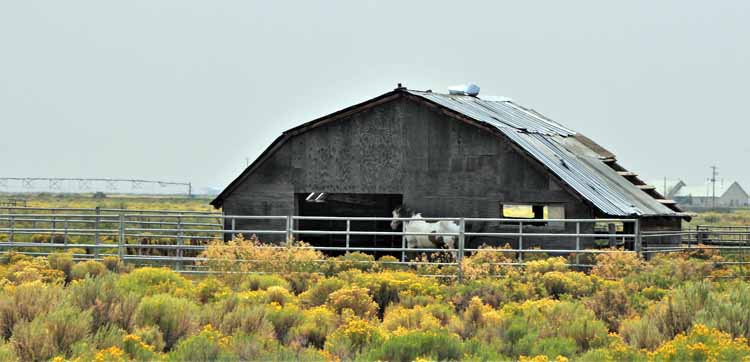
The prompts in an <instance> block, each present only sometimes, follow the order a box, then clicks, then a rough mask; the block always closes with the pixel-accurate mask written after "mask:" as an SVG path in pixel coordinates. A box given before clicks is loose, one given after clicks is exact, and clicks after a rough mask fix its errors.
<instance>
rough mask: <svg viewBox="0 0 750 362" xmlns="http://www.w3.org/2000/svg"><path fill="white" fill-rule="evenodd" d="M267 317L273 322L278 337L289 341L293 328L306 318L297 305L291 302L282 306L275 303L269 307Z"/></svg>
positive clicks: (280, 339) (282, 340)
mask: <svg viewBox="0 0 750 362" xmlns="http://www.w3.org/2000/svg"><path fill="white" fill-rule="evenodd" d="M266 318H267V319H268V321H270V322H271V324H273V329H274V331H275V333H276V339H278V340H279V341H280V342H287V341H288V339H289V337H290V332H291V331H292V329H293V328H295V327H297V326H298V325H300V324H301V323H302V321H303V320H304V314H303V313H302V311H301V310H300V309H299V307H297V306H296V305H293V304H289V305H285V306H283V307H281V306H280V305H278V304H275V305H273V306H270V307H268V308H267V311H266Z"/></svg>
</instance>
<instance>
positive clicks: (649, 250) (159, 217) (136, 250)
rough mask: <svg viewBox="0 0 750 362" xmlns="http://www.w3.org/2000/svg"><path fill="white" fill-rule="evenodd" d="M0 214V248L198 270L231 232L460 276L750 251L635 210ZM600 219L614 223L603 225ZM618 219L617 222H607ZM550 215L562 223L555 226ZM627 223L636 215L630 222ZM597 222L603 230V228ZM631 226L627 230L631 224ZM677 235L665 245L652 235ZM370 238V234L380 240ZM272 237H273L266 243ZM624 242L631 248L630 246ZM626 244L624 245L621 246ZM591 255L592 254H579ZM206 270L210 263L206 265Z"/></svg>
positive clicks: (739, 240)
mask: <svg viewBox="0 0 750 362" xmlns="http://www.w3.org/2000/svg"><path fill="white" fill-rule="evenodd" d="M0 211H6V212H5V213H2V214H0V253H8V252H11V251H12V252H17V253H26V254H29V255H34V256H44V255H48V254H49V253H51V252H54V251H59V250H72V251H73V252H74V253H73V255H74V256H75V258H77V259H80V260H83V259H100V258H103V257H105V256H111V255H117V256H119V257H120V258H121V259H122V260H123V261H127V262H134V263H142V264H154V263H156V264H160V265H165V266H171V267H173V268H175V269H176V270H178V271H180V272H185V273H193V274H196V273H201V272H202V271H201V270H198V269H196V262H199V261H204V260H202V259H201V258H200V257H199V256H198V254H199V253H200V252H201V251H203V250H206V249H207V244H208V242H209V241H212V240H220V241H222V240H227V239H230V238H232V237H234V236H235V235H238V234H242V235H245V236H250V235H268V236H269V237H272V236H274V235H276V236H277V237H279V238H284V239H286V240H292V239H302V240H304V239H305V238H306V237H316V236H317V237H319V236H327V237H329V238H330V240H332V244H330V245H315V246H310V248H311V249H315V250H319V251H322V252H326V253H351V252H366V253H381V254H397V255H399V256H400V258H397V260H398V261H394V262H390V263H395V264H401V265H405V266H414V265H419V264H429V265H452V266H455V267H457V270H458V272H457V274H456V275H454V276H455V277H458V278H459V279H460V278H461V276H462V263H461V262H462V260H463V259H464V257H466V256H467V254H472V253H476V252H479V251H488V250H489V251H491V252H497V253H504V254H507V255H509V256H512V257H513V258H514V259H515V260H516V261H515V262H513V263H509V264H513V265H518V266H523V265H525V263H526V261H525V260H528V258H527V257H526V256H529V255H535V254H541V253H544V254H549V255H556V256H557V255H560V256H568V257H570V258H569V259H568V264H569V265H571V266H574V267H584V268H585V267H590V266H592V262H591V256H595V255H597V254H602V253H611V252H615V250H614V249H612V247H623V249H627V250H626V252H633V253H637V254H638V255H640V256H641V257H644V258H650V257H652V256H653V255H654V254H666V253H674V252H684V251H699V250H702V249H708V248H711V249H714V250H719V251H721V252H727V253H735V254H737V253H740V254H741V256H742V257H741V258H740V260H739V261H727V263H732V264H739V265H741V264H750V262H747V261H746V260H745V259H746V258H745V257H744V256H745V254H747V253H746V252H747V251H750V227H746V228H738V227H706V226H700V227H697V228H695V229H694V230H669V231H658V232H644V231H642V230H641V223H640V220H638V219H509V218H460V217H459V218H423V219H421V221H425V222H435V221H452V222H454V223H456V225H457V226H458V227H457V228H456V230H457V231H453V232H434V231H432V232H409V231H403V230H388V231H385V230H377V229H374V230H361V229H355V228H354V225H355V224H356V223H357V222H362V221H394V220H396V221H402V222H403V221H410V220H412V219H411V218H391V217H326V216H289V215H267V216H266V215H262V216H258V215H255V216H248V215H224V214H222V213H216V212H196V211H170V210H120V209H104V208H95V209H74V208H59V209H54V208H26V207H16V208H2V209H0ZM307 220H314V221H330V222H339V223H341V225H343V226H342V228H341V229H338V230H325V229H315V230H313V229H307V228H303V227H300V221H307ZM248 221H270V222H273V221H275V222H277V224H278V225H280V227H275V228H272V227H264V228H248V227H245V226H243V224H246V222H248ZM477 224H491V225H493V227H494V230H491V231H482V232H479V231H469V230H470V228H467V225H477ZM602 224H605V225H610V226H608V227H606V228H604V227H600V226H601V225H602ZM613 224H618V225H620V226H622V227H621V230H619V231H618V230H617V228H616V227H612V226H611V225H613ZM553 225H556V226H555V227H553ZM626 225H630V226H627V227H626ZM598 230H606V231H605V232H599V231H598ZM625 230H628V232H625ZM363 236H368V237H373V238H376V239H377V238H378V237H380V238H385V237H400V238H399V242H398V244H399V245H398V246H394V245H385V243H383V245H378V243H377V242H375V243H374V244H372V243H371V244H370V245H361V243H359V244H358V243H357V242H356V240H355V239H356V238H358V237H363ZM436 236H440V237H442V238H443V239H444V240H451V241H452V243H450V244H446V245H447V247H439V245H435V247H434V248H409V247H408V245H409V243H408V242H407V241H408V240H414V239H415V238H425V237H426V238H429V237H436ZM664 238H671V239H670V240H678V241H679V242H677V243H670V244H668V245H662V244H658V243H656V242H650V241H652V240H663V239H664ZM376 239H373V240H376ZM477 240H479V241H484V242H485V243H487V244H490V245H492V244H493V243H494V245H502V242H507V241H509V240H510V241H511V242H512V244H515V246H510V247H505V248H491V249H486V248H482V247H480V244H478V242H477ZM270 247H273V246H270ZM625 247H627V248H625ZM415 252H418V253H446V255H450V256H451V257H450V261H449V262H430V261H420V262H416V261H414V260H412V258H409V257H408V256H409V254H410V253H415ZM617 252H621V251H617ZM584 258H587V261H584V260H583V259H584ZM203 272H206V273H209V272H210V271H208V270H204V271H203Z"/></svg>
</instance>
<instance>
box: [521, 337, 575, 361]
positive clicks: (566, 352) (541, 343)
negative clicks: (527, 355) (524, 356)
mask: <svg viewBox="0 0 750 362" xmlns="http://www.w3.org/2000/svg"><path fill="white" fill-rule="evenodd" d="M577 350H578V346H576V341H575V340H573V339H572V338H569V337H547V338H542V339H540V340H538V341H536V342H534V345H533V346H532V347H531V355H533V356H537V355H544V356H547V357H548V358H549V359H551V360H553V359H555V358H556V357H557V356H565V357H568V358H571V357H573V355H574V354H576V351H577Z"/></svg>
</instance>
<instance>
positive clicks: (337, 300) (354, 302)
mask: <svg viewBox="0 0 750 362" xmlns="http://www.w3.org/2000/svg"><path fill="white" fill-rule="evenodd" d="M326 305H328V306H329V307H330V308H331V309H333V310H335V311H336V313H339V314H341V313H342V312H343V311H344V310H346V309H348V310H351V311H352V312H353V313H354V315H356V316H357V317H359V318H364V319H372V318H375V317H376V316H377V313H378V304H377V303H375V301H374V300H372V297H370V295H369V291H368V290H367V289H366V288H360V287H351V288H342V289H339V290H337V291H335V292H333V293H331V294H330V295H329V296H328V301H327V303H326Z"/></svg>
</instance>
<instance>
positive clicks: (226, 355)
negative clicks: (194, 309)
mask: <svg viewBox="0 0 750 362" xmlns="http://www.w3.org/2000/svg"><path fill="white" fill-rule="evenodd" d="M229 343H230V338H229V337H227V336H224V335H223V334H222V333H221V332H219V331H217V330H215V329H213V328H211V326H206V327H205V328H204V329H203V330H202V331H201V332H200V333H198V334H196V335H193V336H190V337H187V338H185V339H183V340H181V341H180V342H179V343H178V344H177V347H176V348H175V349H174V351H172V352H171V353H170V354H169V358H168V359H169V361H175V362H182V361H193V362H209V361H236V360H237V356H236V355H234V353H232V352H231V350H230V349H229Z"/></svg>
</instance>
